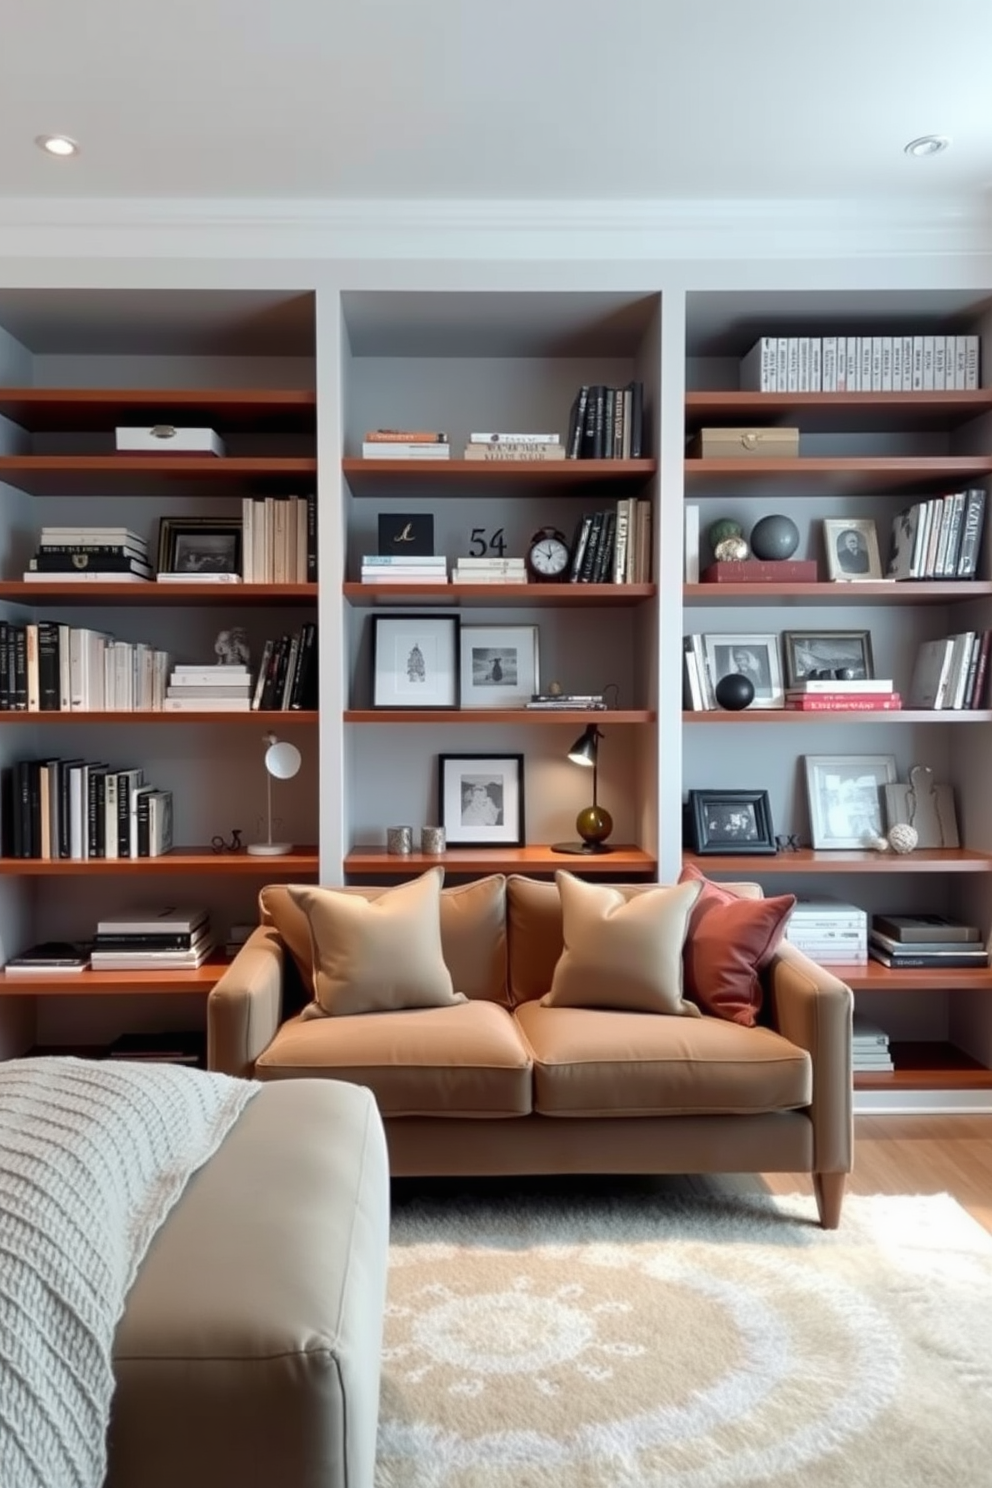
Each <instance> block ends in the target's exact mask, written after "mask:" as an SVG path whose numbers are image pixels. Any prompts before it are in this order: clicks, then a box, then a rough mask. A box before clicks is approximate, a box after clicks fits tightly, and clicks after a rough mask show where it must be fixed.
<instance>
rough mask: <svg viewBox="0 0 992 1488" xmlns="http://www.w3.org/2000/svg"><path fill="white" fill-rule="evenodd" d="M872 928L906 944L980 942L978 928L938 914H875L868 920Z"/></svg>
mask: <svg viewBox="0 0 992 1488" xmlns="http://www.w3.org/2000/svg"><path fill="white" fill-rule="evenodd" d="M871 927H872V929H873V930H881V932H882V934H883V935H888V936H891V938H892V939H893V940H898V941H902V942H904V943H905V944H906V945H912V943H913V942H914V941H921V940H924V941H925V940H939V941H947V942H949V943H950V944H952V945H953V944H960V943H961V942H962V941H977V940H981V934H980V933H979V929H978V926H977V925H965V924H963V923H962V922H961V921H960V920H951V919H948V918H947V917H946V916H945V915H939V914H905V915H903V914H876V915H872V917H871Z"/></svg>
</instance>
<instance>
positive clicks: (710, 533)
mask: <svg viewBox="0 0 992 1488" xmlns="http://www.w3.org/2000/svg"><path fill="white" fill-rule="evenodd" d="M743 535H744V528H743V527H742V526H741V524H740V522H735V521H734V519H733V517H720V518H719V519H718V520H717V521H716V522H711V523H710V525H709V527H708V528H707V529H706V536H707V537H708V538H709V540H710V547H711V548H712V549H713V551H714V553H715V552H716V545H717V543H722V542H723V540H724V538H725V537H743Z"/></svg>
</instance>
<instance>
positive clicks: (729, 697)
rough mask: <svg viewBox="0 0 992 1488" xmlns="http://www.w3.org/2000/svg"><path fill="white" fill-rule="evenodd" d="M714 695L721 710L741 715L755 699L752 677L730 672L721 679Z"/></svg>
mask: <svg viewBox="0 0 992 1488" xmlns="http://www.w3.org/2000/svg"><path fill="white" fill-rule="evenodd" d="M713 695H714V697H715V698H716V700H717V702H718V703H719V704H720V707H721V708H727V709H728V710H729V711H730V712H732V713H739V712H740V710H741V709H742V708H746V707H747V705H748V703H750V702H752V701H753V699H754V683H753V682H752V681H751V679H750V677H745V676H744V674H743V672H728V673H727V675H726V676H725V677H721V678H720V680H719V682H718V683H717V684H716V687H715V688H714V689H713Z"/></svg>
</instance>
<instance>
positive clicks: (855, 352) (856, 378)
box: [844, 336, 861, 393]
mask: <svg viewBox="0 0 992 1488" xmlns="http://www.w3.org/2000/svg"><path fill="white" fill-rule="evenodd" d="M846 340H847V348H846V350H847V355H846V356H845V358H844V363H845V366H846V368H847V374H846V375H847V391H848V392H849V393H858V392H860V391H861V337H860V336H848V337H847V338H846Z"/></svg>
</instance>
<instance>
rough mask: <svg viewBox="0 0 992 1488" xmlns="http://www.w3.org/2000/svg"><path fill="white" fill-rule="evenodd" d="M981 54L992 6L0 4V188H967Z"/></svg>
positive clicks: (298, 0) (975, 162) (990, 94)
mask: <svg viewBox="0 0 992 1488" xmlns="http://www.w3.org/2000/svg"><path fill="white" fill-rule="evenodd" d="M990 64H992V0H941V3H939V4H934V3H933V0H927V3H924V0H829V3H827V0H821V3H820V4H819V5H816V6H814V5H812V4H811V3H810V0H805V3H804V0H611V3H606V0H500V3H499V4H497V5H484V4H482V3H481V0H349V3H347V4H344V3H342V0H165V3H163V0H154V3H153V0H88V3H86V4H82V5H78V4H75V5H74V4H71V3H66V0H30V3H25V0H0V197H51V198H67V197H90V198H107V197H183V198H191V197H192V198H210V199H212V198H224V197H228V198H246V197H248V198H251V197H256V198H297V199H299V198H312V199H315V200H324V199H333V198H360V199H367V200H372V199H384V198H405V199H407V200H410V199H418V198H420V199H435V200H436V199H466V198H468V199H493V198H495V199H502V198H512V199H518V200H530V201H546V202H547V201H554V200H576V199H598V200H603V199H616V200H621V199H627V200H631V199H648V200H650V199H666V198H671V199H679V198H681V199H686V198H710V199H714V198H715V199H738V200H740V199H744V198H755V199H757V198H770V197H801V198H866V199H870V200H872V201H877V200H878V199H879V198H890V197H891V198H900V197H901V198H914V199H916V200H917V201H920V200H926V199H928V198H929V197H930V196H953V197H957V198H961V197H967V198H979V197H984V196H985V195H986V194H988V193H989V191H990V188H992V88H990V86H989V69H990ZM54 132H62V133H66V134H69V135H71V136H73V137H74V138H76V139H78V140H79V141H80V143H81V144H82V147H83V150H82V154H81V155H80V157H79V158H78V159H77V160H74V161H59V160H54V159H51V158H48V157H46V156H45V155H43V154H42V153H41V152H40V151H39V150H38V149H37V147H36V146H35V145H34V143H33V140H34V138H35V136H36V135H38V134H42V133H54ZM935 132H937V133H943V134H948V135H951V136H952V137H953V141H954V143H953V146H952V148H951V150H950V151H948V152H947V153H945V154H944V155H942V156H938V157H934V158H931V159H924V160H910V159H908V158H907V157H906V156H905V155H904V154H903V148H902V147H903V145H904V144H905V143H906V142H907V141H908V140H910V139H912V138H914V137H915V136H917V135H921V134H926V133H935Z"/></svg>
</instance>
